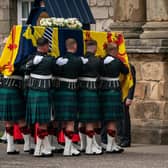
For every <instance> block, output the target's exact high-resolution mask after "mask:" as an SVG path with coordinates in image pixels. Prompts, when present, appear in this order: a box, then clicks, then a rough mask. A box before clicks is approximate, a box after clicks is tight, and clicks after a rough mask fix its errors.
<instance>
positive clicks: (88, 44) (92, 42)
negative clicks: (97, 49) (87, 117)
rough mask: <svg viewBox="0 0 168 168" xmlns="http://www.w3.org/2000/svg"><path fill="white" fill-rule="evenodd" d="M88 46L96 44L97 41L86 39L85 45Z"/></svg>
mask: <svg viewBox="0 0 168 168" xmlns="http://www.w3.org/2000/svg"><path fill="white" fill-rule="evenodd" d="M89 46H97V41H96V40H88V41H86V47H89Z"/></svg>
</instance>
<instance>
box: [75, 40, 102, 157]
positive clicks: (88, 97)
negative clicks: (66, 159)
mask: <svg viewBox="0 0 168 168" xmlns="http://www.w3.org/2000/svg"><path fill="white" fill-rule="evenodd" d="M96 51H97V42H96V41H94V40H90V41H87V42H86V55H85V56H84V57H81V60H82V63H83V64H82V68H81V73H80V77H79V92H78V101H79V121H80V122H81V123H82V125H81V126H80V138H81V149H82V148H83V149H84V150H85V153H86V154H101V153H102V150H101V148H99V147H97V145H96V144H95V142H94V140H95V124H96V123H98V122H99V121H101V112H100V109H99V97H98V89H97V80H98V77H99V71H100V60H99V58H97V57H96V56H95V54H96ZM85 129H86V130H85ZM85 135H86V144H85V142H84V141H85V139H84V138H85ZM85 145H86V146H85Z"/></svg>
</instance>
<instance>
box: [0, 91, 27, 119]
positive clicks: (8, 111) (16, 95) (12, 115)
mask: <svg viewBox="0 0 168 168" xmlns="http://www.w3.org/2000/svg"><path fill="white" fill-rule="evenodd" d="M24 105H25V103H24V97H23V95H22V91H21V90H19V89H15V88H0V119H1V120H3V121H13V122H17V121H18V120H21V119H24V118H25V111H26V110H25V106H24Z"/></svg>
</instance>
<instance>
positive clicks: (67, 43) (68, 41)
mask: <svg viewBox="0 0 168 168" xmlns="http://www.w3.org/2000/svg"><path fill="white" fill-rule="evenodd" d="M74 44H77V41H76V40H75V39H74V38H68V39H66V41H65V46H66V48H71V47H72V46H73V45H74Z"/></svg>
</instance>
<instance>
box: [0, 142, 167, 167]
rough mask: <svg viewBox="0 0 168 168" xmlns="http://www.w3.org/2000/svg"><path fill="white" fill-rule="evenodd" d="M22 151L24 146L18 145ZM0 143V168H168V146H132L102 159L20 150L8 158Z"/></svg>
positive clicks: (103, 156)
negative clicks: (39, 154)
mask: <svg viewBox="0 0 168 168" xmlns="http://www.w3.org/2000/svg"><path fill="white" fill-rule="evenodd" d="M18 148H19V149H20V150H21V149H22V146H20V145H19V146H18ZM5 149H6V146H5V145H4V144H0V168H43V167H44V168H168V146H145V145H133V147H131V148H129V149H126V151H125V153H123V154H104V155H101V156H86V155H81V156H79V157H68V158H67V157H62V155H61V154H56V155H55V156H54V157H53V158H34V157H33V156H31V155H28V154H24V153H23V152H22V151H21V154H20V155H19V156H7V155H6V153H5Z"/></svg>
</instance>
